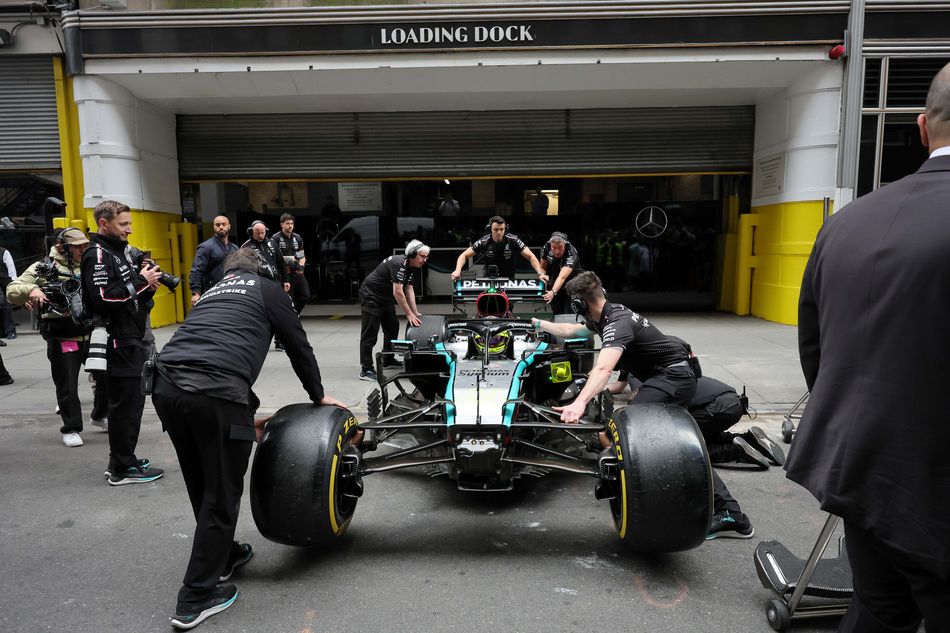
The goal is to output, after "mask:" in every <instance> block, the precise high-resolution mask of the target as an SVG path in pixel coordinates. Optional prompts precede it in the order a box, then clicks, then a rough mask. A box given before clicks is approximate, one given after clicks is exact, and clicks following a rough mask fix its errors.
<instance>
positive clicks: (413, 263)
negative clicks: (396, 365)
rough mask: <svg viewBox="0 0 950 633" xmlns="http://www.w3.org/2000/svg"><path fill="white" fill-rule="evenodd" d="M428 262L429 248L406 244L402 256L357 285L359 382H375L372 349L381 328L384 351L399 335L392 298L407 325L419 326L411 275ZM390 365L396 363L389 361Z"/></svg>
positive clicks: (393, 257)
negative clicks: (358, 300) (358, 288)
mask: <svg viewBox="0 0 950 633" xmlns="http://www.w3.org/2000/svg"><path fill="white" fill-rule="evenodd" d="M428 259H429V247H428V246H426V245H425V244H423V243H422V242H420V241H419V240H412V241H411V242H409V244H408V245H406V250H405V254H404V255H391V256H390V257H387V258H386V259H384V260H383V261H382V262H380V264H379V265H378V266H377V267H376V269H375V270H374V271H373V272H371V273H370V274H369V275H367V276H366V279H364V280H363V284H362V285H361V286H360V312H361V318H362V324H361V326H360V380H369V381H375V380H376V371H375V370H374V369H373V346H375V345H376V338H377V336H379V327H380V326H382V328H383V351H384V352H390V351H392V340H393V339H394V338H396V337H397V336H399V320H398V319H397V318H396V306H395V305H394V304H393V299H395V300H396V303H398V304H399V307H400V308H402V311H403V312H404V313H405V315H406V319H408V320H409V324H410V325H412V326H413V327H418V326H419V325H421V324H422V321H421V317H422V313H421V312H419V308H418V307H417V306H416V293H415V291H413V288H412V278H413V273H415V271H416V270H417V269H420V268H422V267H423V266H425V263H426V261H427V260H428ZM389 362H395V361H393V360H392V359H389Z"/></svg>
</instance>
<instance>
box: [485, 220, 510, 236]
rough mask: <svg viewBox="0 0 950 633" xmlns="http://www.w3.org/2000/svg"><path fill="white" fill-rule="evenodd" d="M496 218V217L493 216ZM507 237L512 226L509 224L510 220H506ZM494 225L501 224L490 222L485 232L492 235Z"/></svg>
mask: <svg viewBox="0 0 950 633" xmlns="http://www.w3.org/2000/svg"><path fill="white" fill-rule="evenodd" d="M492 217H494V216H492ZM504 222H505V235H508V231H509V230H510V229H511V225H510V224H508V220H505V221H504ZM492 224H501V223H500V222H489V223H488V224H486V225H485V232H486V233H488V234H489V235H491V225H492Z"/></svg>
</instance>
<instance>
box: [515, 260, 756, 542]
mask: <svg viewBox="0 0 950 633" xmlns="http://www.w3.org/2000/svg"><path fill="white" fill-rule="evenodd" d="M569 292H570V295H571V309H572V311H573V312H574V313H575V314H578V315H581V316H583V317H584V319H585V320H586V323H584V324H578V323H552V322H550V321H542V320H540V319H531V322H532V323H533V324H534V326H535V328H537V329H539V330H543V331H545V332H548V333H550V334H554V335H557V336H561V337H564V338H571V337H576V336H583V335H584V334H585V330H586V329H590V330H592V331H593V332H595V333H597V334H599V335H600V338H601V343H602V344H601V350H600V353H599V354H598V356H597V365H596V366H595V367H594V369H593V370H592V371H591V372H590V375H589V376H588V377H587V384H586V385H584V388H583V389H582V390H581V393H580V394H579V395H578V396H577V398H576V399H575V400H574V402H572V403H571V404H569V405H567V406H565V407H555V410H557V411H560V412H561V421H563V422H567V423H575V422H577V421H578V420H579V419H580V418H581V416H583V415H584V413H585V412H586V410H587V403H588V402H590V401H591V399H593V398H594V397H595V396H596V395H597V394H599V393H600V392H601V391H603V390H604V388H605V387H606V386H607V383H608V381H609V380H610V376H611V373H612V372H613V371H614V370H615V369H620V370H621V371H627V372H630V373H631V374H632V375H633V376H634V377H636V378H637V379H638V380H640V381H641V382H642V383H643V384H642V385H641V386H640V390H639V391H638V392H637V394H636V395H635V396H634V397H633V399H632V400H631V401H630V403H631V404H644V403H658V404H678V405H680V406H683V407H685V406H686V403H687V402H689V399H690V398H692V397H693V394H695V393H696V376H695V375H694V374H693V370H692V368H691V367H690V364H689V359H688V355H687V352H686V349H685V347H684V346H683V345H682V343H680V342H678V341H676V340H674V339H673V338H672V337H669V336H666V335H664V334H663V333H662V332H661V331H660V330H659V329H658V328H657V327H656V326H655V325H653V324H652V323H650V322H649V321H648V320H647V319H646V318H645V317H643V316H641V315H639V314H637V313H636V312H633V311H632V310H630V309H629V308H627V307H626V306H623V305H620V304H616V305H615V304H612V303H610V302H609V301H607V295H606V293H605V292H604V287H603V285H602V284H601V282H600V279H599V278H598V277H597V275H596V274H594V273H593V272H590V271H586V272H582V273H580V274H578V275H577V277H576V278H575V279H574V280H573V281H571V283H570V286H569ZM713 497H714V503H715V506H714V507H715V513H714V515H713V518H712V523H711V524H710V527H709V533H708V536H707V537H706V538H707V539H714V538H752V534H753V532H754V529H753V528H752V522H751V521H749V518H748V517H747V516H746V515H745V514H744V513H743V512H742V509H741V508H740V507H739V503H738V502H737V501H736V500H735V499H734V498H733V497H732V496H731V495H730V494H729V490H728V488H726V485H725V484H724V483H723V481H722V480H721V479H720V478H719V475H718V474H717V473H716V472H715V471H713Z"/></svg>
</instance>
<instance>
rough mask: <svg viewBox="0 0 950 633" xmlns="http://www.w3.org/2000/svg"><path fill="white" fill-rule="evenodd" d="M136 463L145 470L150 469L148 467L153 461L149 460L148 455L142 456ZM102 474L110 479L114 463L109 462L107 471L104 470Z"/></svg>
mask: <svg viewBox="0 0 950 633" xmlns="http://www.w3.org/2000/svg"><path fill="white" fill-rule="evenodd" d="M135 465H136V466H138V467H139V468H141V469H143V470H148V467H149V466H151V465H152V462H150V461H148V457H145V458H142V459H140V460H138V461H137V462H135ZM102 476H103V477H105V478H106V479H108V478H109V477H111V476H112V464H109V465H108V466H107V467H106V469H105V471H103V473H102Z"/></svg>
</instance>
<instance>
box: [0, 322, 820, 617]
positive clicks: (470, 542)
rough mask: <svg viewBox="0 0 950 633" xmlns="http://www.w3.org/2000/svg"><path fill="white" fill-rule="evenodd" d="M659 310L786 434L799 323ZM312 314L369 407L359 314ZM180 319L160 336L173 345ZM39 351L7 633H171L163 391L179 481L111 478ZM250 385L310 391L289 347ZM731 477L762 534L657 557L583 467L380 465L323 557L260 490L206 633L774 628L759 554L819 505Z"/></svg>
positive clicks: (3, 402) (15, 452) (170, 489)
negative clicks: (512, 469)
mask: <svg viewBox="0 0 950 633" xmlns="http://www.w3.org/2000/svg"><path fill="white" fill-rule="evenodd" d="M654 320H655V321H656V322H657V323H658V324H659V326H660V327H661V329H663V330H664V331H666V332H668V333H670V334H676V335H678V336H681V337H683V338H685V339H687V340H689V341H690V342H691V343H692V344H693V346H694V348H696V350H697V351H698V352H699V353H700V355H701V358H702V361H703V367H704V370H705V372H706V373H707V374H709V375H713V376H715V377H718V378H722V379H724V380H726V381H727V382H732V383H733V384H736V383H737V382H739V381H738V380H733V379H732V378H730V376H735V377H736V378H737V379H741V380H742V381H743V382H744V383H745V384H747V385H748V387H749V390H750V391H749V393H750V395H751V396H752V399H753V403H754V405H755V406H756V407H757V408H758V409H759V411H760V415H759V417H758V419H757V420H755V421H754V422H752V421H749V420H744V422H743V423H742V427H743V428H744V427H747V426H748V425H749V424H753V423H754V424H758V425H759V426H762V427H763V428H764V429H765V430H766V431H768V432H769V433H770V434H771V435H772V437H773V438H778V437H779V425H780V421H781V415H780V414H779V413H776V412H777V411H781V410H783V408H787V407H789V406H790V405H791V404H792V403H794V402H795V401H796V400H797V399H798V398H799V397H800V395H801V393H802V392H803V390H804V386H803V385H802V384H800V381H801V378H800V373H799V370H798V367H797V355H796V354H795V353H794V345H795V336H796V334H795V329H794V328H789V327H786V326H779V325H776V324H772V323H767V322H764V321H760V320H758V319H754V318H741V317H734V316H729V315H688V316H681V315H658V316H656V317H654ZM304 324H305V327H306V329H307V332H308V336H309V338H310V340H311V342H312V344H313V345H314V347H315V349H316V350H317V354H318V358H319V360H320V365H321V369H322V371H323V373H324V377H325V383H326V385H327V390H328V393H330V394H332V395H334V396H336V397H338V398H340V399H342V400H344V401H345V402H347V403H349V404H351V405H352V408H353V411H354V412H355V413H356V414H357V415H358V416H359V415H360V414H362V413H364V412H365V405H364V397H365V394H366V392H368V391H369V390H370V389H371V388H372V385H371V384H370V383H365V382H360V381H358V380H357V378H356V374H357V371H358V363H357V362H356V347H357V339H358V329H359V324H358V322H357V321H354V320H349V319H339V320H331V319H305V320H304ZM20 331H21V333H23V332H25V331H26V330H25V328H23V327H21V329H20ZM172 331H173V328H162V329H159V330H157V331H156V337H157V340H158V344H159V346H161V345H162V344H163V343H164V342H165V341H167V340H168V338H169V337H170V336H171V334H172ZM44 351H45V346H44V344H43V341H42V340H41V339H40V338H39V337H38V336H36V335H29V334H24V335H22V336H20V338H18V339H17V340H15V341H10V344H9V345H8V346H7V347H4V348H2V349H0V353H2V354H3V358H4V361H5V362H6V365H7V367H8V369H9V370H10V372H11V373H12V374H13V376H14V378H15V380H16V382H15V383H14V384H13V385H10V386H6V387H0V477H2V479H0V481H2V483H3V485H2V487H0V507H2V508H3V512H2V513H0V561H2V563H0V631H71V632H72V631H75V632H81V633H85V632H93V631H97V632H98V631H170V630H171V627H170V624H169V621H168V619H169V616H171V615H172V613H173V610H174V607H175V594H176V592H177V589H178V587H179V585H180V582H181V577H182V575H183V573H184V568H185V565H186V563H187V558H188V554H189V551H190V543H191V538H192V533H193V530H194V520H193V517H192V515H191V510H190V505H189V503H188V499H187V494H186V491H185V487H184V484H183V482H182V479H181V473H180V469H179V467H178V464H177V460H176V459H175V455H174V450H173V447H172V445H171V442H170V441H169V440H168V438H167V437H166V436H165V435H164V434H163V433H162V432H161V427H160V425H159V423H158V420H157V418H156V416H155V415H154V412H153V410H152V409H151V405H150V403H149V404H148V408H147V410H146V415H145V418H144V420H143V425H142V434H141V437H140V440H139V449H138V454H139V456H140V457H148V458H150V459H151V460H152V462H153V463H154V464H155V465H156V466H159V467H162V468H165V469H166V476H165V477H164V478H163V479H161V480H159V481H156V482H154V483H151V484H145V485H137V486H123V487H118V488H113V487H110V486H108V485H107V484H106V483H105V479H104V478H103V476H102V471H103V469H104V467H105V465H106V460H107V455H108V440H107V436H106V434H105V433H103V432H101V431H99V430H98V429H95V428H88V429H87V430H86V432H84V433H83V437H84V440H85V442H86V443H85V445H84V446H82V447H79V448H72V449H68V448H66V447H64V446H63V445H62V443H61V442H60V436H59V433H58V427H59V421H58V416H56V415H54V414H53V412H52V408H53V405H54V402H53V398H52V393H53V391H52V384H51V381H50V379H49V373H48V371H49V370H48V366H47V363H46V358H45V353H44ZM720 372H722V373H720ZM725 372H729V373H728V374H726V373H725ZM255 389H256V391H257V392H258V394H259V395H260V396H261V399H262V401H263V409H264V410H267V411H274V410H276V409H277V408H279V407H280V406H282V405H284V404H289V403H291V402H298V401H302V400H303V399H304V392H303V390H302V388H300V386H299V384H298V383H297V381H296V378H295V376H294V375H293V372H292V370H291V369H290V365H289V362H288V361H287V358H286V356H285V355H283V354H281V353H279V352H272V353H271V354H269V356H268V360H267V363H266V364H265V368H264V371H263V372H262V374H261V379H260V380H259V381H258V384H257V386H256V387H255ZM82 393H83V402H84V410H85V411H87V412H88V410H89V408H90V407H91V394H90V392H89V391H88V390H87V389H86V388H83V389H82ZM763 412H765V413H763ZM720 474H721V475H722V477H723V479H724V480H725V481H726V483H727V484H728V485H729V487H730V489H731V490H732V492H733V494H734V495H735V496H736V497H737V498H738V500H739V501H740V503H741V504H742V506H743V509H744V510H745V511H746V512H747V513H748V514H749V516H750V517H751V518H752V521H753V523H754V525H755V529H756V533H755V536H754V538H752V539H749V540H716V541H711V542H707V543H705V544H703V545H702V546H700V547H699V548H697V549H695V550H692V551H689V552H683V553H677V554H668V555H654V556H645V555H639V554H631V553H628V552H626V551H625V550H624V549H623V548H622V546H621V544H620V543H619V541H618V539H617V538H616V536H615V533H614V528H613V525H612V522H611V520H610V515H609V510H608V508H607V506H606V504H605V503H604V502H598V501H596V500H595V499H594V497H593V490H592V481H591V480H588V479H586V478H581V477H575V476H570V475H562V474H552V475H548V476H547V477H544V478H542V479H539V480H526V481H521V482H518V485H517V486H516V489H515V491H514V492H512V493H503V494H487V493H462V492H459V491H458V490H456V489H455V487H454V485H453V484H452V482H450V481H448V480H446V479H444V478H443V479H430V478H429V477H427V476H426V475H425V474H423V473H422V472H420V471H415V470H412V471H401V472H396V473H386V474H378V475H372V476H370V477H367V478H366V479H365V484H366V493H365V494H364V496H363V498H362V499H361V500H360V503H359V505H358V507H357V510H356V514H355V516H354V519H353V522H352V524H351V526H350V529H349V531H348V533H347V536H346V537H345V538H344V539H343V541H342V542H341V543H340V545H339V547H337V548H335V549H334V550H333V551H323V552H321V551H314V550H308V549H300V548H293V547H287V546H284V545H279V544H276V543H273V542H270V541H267V540H266V539H264V538H263V537H261V536H260V534H259V533H258V532H257V530H256V528H255V525H254V522H253V519H252V516H251V512H250V508H249V505H248V502H247V496H246V495H245V500H244V504H243V507H242V514H241V518H240V520H239V523H238V530H237V537H238V538H239V539H240V540H242V541H247V542H250V543H252V544H253V545H254V547H255V556H254V559H253V560H252V561H251V562H250V563H249V564H247V565H246V566H245V567H242V568H240V569H239V571H237V572H236V573H235V576H234V578H233V582H235V583H236V584H237V585H238V588H239V590H240V596H239V598H238V601H237V602H236V604H235V605H234V606H233V607H232V608H231V609H229V610H228V611H227V612H225V613H223V614H220V615H217V616H215V617H213V618H211V619H210V620H208V621H207V622H205V623H204V624H202V625H201V626H200V629H199V630H202V631H227V632H231V631H253V632H257V631H289V632H294V633H296V632H300V633H314V632H316V631H331V632H332V631H360V632H361V633H364V632H372V631H386V632H389V631H471V630H498V631H518V632H520V631H524V632H529V631H545V632H550V631H591V630H600V631H607V632H613V631H617V632H621V631H635V630H643V631H683V632H689V633H695V632H697V631H723V630H725V631H768V630H771V629H770V628H769V626H768V624H767V623H766V620H765V615H764V605H765V602H766V601H767V600H768V599H769V598H771V597H772V596H771V594H770V592H768V591H767V590H765V589H763V588H762V587H761V585H760V583H759V581H758V579H757V577H756V574H755V570H754V567H753V563H752V554H753V551H754V549H755V546H756V544H757V543H758V542H759V541H761V540H771V539H776V540H780V541H782V542H784V543H785V544H786V545H787V546H788V547H789V548H790V549H791V550H792V551H793V552H796V553H797V554H799V555H801V556H802V557H804V556H806V555H807V554H808V552H809V551H810V549H811V546H812V544H813V543H814V540H815V538H816V537H817V535H818V531H819V529H820V527H821V525H822V523H823V521H824V516H823V515H822V514H821V513H820V511H819V510H818V508H817V503H816V502H815V501H814V499H812V497H811V496H810V495H809V494H808V493H806V492H805V491H804V490H802V489H801V488H799V487H798V486H796V485H794V484H792V483H791V482H788V481H787V480H786V479H785V478H784V476H783V473H782V471H781V469H779V468H771V469H769V470H768V471H765V472H749V471H731V470H721V471H720ZM835 626H836V625H835V623H834V621H833V620H832V621H824V622H820V621H803V622H801V623H796V625H795V627H794V630H795V631H833V630H835Z"/></svg>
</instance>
